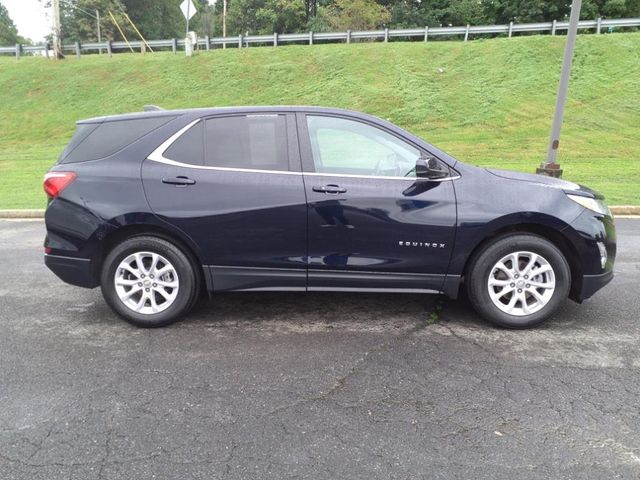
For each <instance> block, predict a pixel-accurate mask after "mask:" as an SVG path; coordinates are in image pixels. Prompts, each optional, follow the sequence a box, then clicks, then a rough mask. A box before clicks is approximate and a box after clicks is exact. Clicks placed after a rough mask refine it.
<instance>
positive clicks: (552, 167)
mask: <svg viewBox="0 0 640 480" xmlns="http://www.w3.org/2000/svg"><path fill="white" fill-rule="evenodd" d="M581 7H582V0H573V1H572V3H571V17H570V18H569V30H568V32H567V43H566V45H565V48H564V60H563V63H562V72H561V73H560V84H559V86H558V96H557V98H556V110H555V113H554V115H553V124H552V126H551V134H550V136H549V145H548V147H547V159H546V160H545V162H544V163H543V164H542V165H540V168H538V169H537V173H541V174H543V175H550V176H553V177H561V176H562V170H561V169H560V165H559V164H558V163H557V162H556V160H557V159H558V147H559V146H560V129H561V128H562V120H563V118H564V107H565V103H566V101H567V94H568V92H569V78H570V76H571V64H572V63H573V51H574V49H575V46H576V37H577V33H578V21H579V20H580V8H581Z"/></svg>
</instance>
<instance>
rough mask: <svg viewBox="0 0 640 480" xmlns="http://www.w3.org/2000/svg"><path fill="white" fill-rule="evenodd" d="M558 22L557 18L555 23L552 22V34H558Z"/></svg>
mask: <svg viewBox="0 0 640 480" xmlns="http://www.w3.org/2000/svg"><path fill="white" fill-rule="evenodd" d="M557 23H558V21H557V20H554V21H553V23H552V24H551V35H555V34H556V24H557Z"/></svg>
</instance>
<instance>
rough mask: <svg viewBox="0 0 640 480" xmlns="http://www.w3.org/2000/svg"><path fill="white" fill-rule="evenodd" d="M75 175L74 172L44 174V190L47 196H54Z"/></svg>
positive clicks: (73, 178)
mask: <svg viewBox="0 0 640 480" xmlns="http://www.w3.org/2000/svg"><path fill="white" fill-rule="evenodd" d="M76 177H77V175H76V174H75V173H74V172H48V173H47V174H46V175H45V176H44V185H43V186H44V191H45V192H46V193H47V195H48V196H49V198H56V197H57V196H58V195H60V193H62V191H63V190H64V189H65V188H67V187H68V186H69V185H71V183H72V182H73V181H74V180H75V179H76Z"/></svg>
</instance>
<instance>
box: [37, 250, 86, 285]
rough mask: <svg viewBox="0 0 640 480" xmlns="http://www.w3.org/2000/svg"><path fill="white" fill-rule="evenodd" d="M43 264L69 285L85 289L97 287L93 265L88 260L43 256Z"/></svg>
mask: <svg viewBox="0 0 640 480" xmlns="http://www.w3.org/2000/svg"><path fill="white" fill-rule="evenodd" d="M44 263H45V265H46V266H47V267H49V270H51V271H52V272H53V273H55V274H56V275H57V276H58V278H60V279H61V280H62V281H64V282H67V283H70V284H71V285H76V286H78V287H85V288H94V287H97V286H98V285H99V282H98V280H97V278H96V275H95V271H94V268H93V263H92V262H91V260H90V259H88V258H77V257H63V256H61V255H48V254H45V256H44Z"/></svg>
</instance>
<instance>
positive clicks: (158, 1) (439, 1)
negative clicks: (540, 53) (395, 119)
mask: <svg viewBox="0 0 640 480" xmlns="http://www.w3.org/2000/svg"><path fill="white" fill-rule="evenodd" d="M43 1H44V2H45V3H50V0H43ZM193 1H194V3H195V5H196V8H197V14H196V15H195V16H194V17H193V18H192V19H191V22H190V24H189V29H190V30H195V31H196V32H197V33H198V34H199V35H201V36H204V35H211V36H213V35H221V34H222V4H223V0H218V1H217V2H216V4H215V6H212V5H210V4H209V2H208V1H207V0H193ZM227 1H228V14H227V34H228V35H238V34H240V33H243V34H244V33H246V32H249V33H251V34H270V33H273V32H277V33H286V32H303V31H309V30H312V31H315V32H320V31H330V30H347V29H351V30H367V29H374V28H383V27H389V28H408V27H424V26H440V25H465V24H467V23H469V24H471V25H480V24H504V23H509V22H511V21H513V22H542V21H551V20H554V19H556V20H561V19H563V18H565V17H567V16H568V15H569V13H570V5H571V2H570V1H569V0H227ZM181 2H182V0H62V6H63V9H62V24H63V25H62V26H63V36H64V37H65V38H66V39H68V40H81V41H93V40H95V39H96V38H95V37H96V28H95V20H94V19H93V18H92V17H91V14H93V13H94V12H95V10H96V9H97V10H99V11H100V13H101V15H102V23H101V26H102V30H103V37H104V38H109V39H120V38H121V36H120V34H119V33H118V31H117V29H116V28H115V26H114V25H113V22H112V21H111V19H110V18H109V16H108V12H109V11H112V12H113V14H114V15H115V16H116V18H117V20H118V22H119V23H120V26H121V27H122V28H123V30H124V31H125V35H127V36H128V37H129V38H137V34H136V33H135V31H134V30H133V28H131V27H130V26H129V25H128V22H127V20H126V19H125V17H124V15H123V12H128V14H129V16H130V17H131V19H132V20H133V22H134V23H135V24H136V26H137V27H138V29H139V30H140V31H141V32H142V34H143V35H144V36H145V38H147V39H160V38H182V37H183V36H184V34H185V31H186V23H185V19H184V17H183V16H182V13H181V12H180V8H179V5H180V3H181ZM86 12H90V14H87V13H86ZM3 15H5V16H3ZM581 16H582V18H590V19H592V18H596V17H599V16H601V17H603V18H607V17H633V16H640V0H584V2H583V6H582V15H581ZM5 17H6V18H8V16H6V12H5V13H4V14H1V15H0V35H5V37H4V38H6V39H7V40H11V39H12V38H14V36H12V35H10V34H9V33H8V32H10V31H14V30H15V27H14V30H11V27H10V25H12V23H11V24H9V23H8V22H7V20H6V18H5ZM2 32H4V33H2ZM14 34H15V32H14ZM2 38H3V37H2V36H0V39H2ZM2 43H11V42H10V41H9V42H7V41H6V40H5V41H4V42H2Z"/></svg>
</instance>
